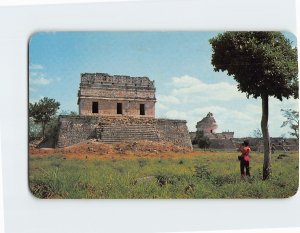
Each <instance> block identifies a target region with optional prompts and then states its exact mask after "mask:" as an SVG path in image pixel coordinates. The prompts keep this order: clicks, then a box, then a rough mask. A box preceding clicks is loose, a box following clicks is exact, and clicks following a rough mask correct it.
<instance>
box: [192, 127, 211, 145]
mask: <svg viewBox="0 0 300 233" xmlns="http://www.w3.org/2000/svg"><path fill="white" fill-rule="evenodd" d="M194 143H195V144H197V145H198V146H199V148H202V149H207V148H209V146H210V140H209V138H208V137H206V136H204V132H203V131H197V132H196V137H195V139H194Z"/></svg>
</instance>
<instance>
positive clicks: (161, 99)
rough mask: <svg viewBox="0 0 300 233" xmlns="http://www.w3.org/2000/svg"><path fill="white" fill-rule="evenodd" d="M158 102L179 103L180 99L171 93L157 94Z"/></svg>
mask: <svg viewBox="0 0 300 233" xmlns="http://www.w3.org/2000/svg"><path fill="white" fill-rule="evenodd" d="M157 100H158V102H162V103H165V104H180V100H179V99H178V98H177V97H176V96H172V95H159V96H158V97H157Z"/></svg>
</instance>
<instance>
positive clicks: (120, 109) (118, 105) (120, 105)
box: [117, 103, 122, 114]
mask: <svg viewBox="0 0 300 233" xmlns="http://www.w3.org/2000/svg"><path fill="white" fill-rule="evenodd" d="M117 114H122V103H117Z"/></svg>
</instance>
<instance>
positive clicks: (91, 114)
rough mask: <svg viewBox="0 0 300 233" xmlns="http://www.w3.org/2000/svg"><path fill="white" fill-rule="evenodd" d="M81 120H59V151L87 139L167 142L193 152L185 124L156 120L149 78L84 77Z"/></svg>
mask: <svg viewBox="0 0 300 233" xmlns="http://www.w3.org/2000/svg"><path fill="white" fill-rule="evenodd" d="M77 103H78V107H79V116H60V117H59V130H58V140H57V145H56V146H57V147H66V146H70V145H73V144H76V143H80V142H82V141H85V140H88V139H96V140H97V141H99V142H103V143H118V142H128V141H139V140H149V141H167V142H172V143H174V144H175V145H177V146H181V147H185V148H187V149H188V150H191V149H192V144H191V140H190V137H189V132H188V128H187V126H186V121H185V120H171V119H158V118H155V103H156V98H155V86H154V81H151V80H150V79H149V78H148V77H130V76H121V75H109V74H105V73H83V74H81V80H80V85H79V91H78V102H77Z"/></svg>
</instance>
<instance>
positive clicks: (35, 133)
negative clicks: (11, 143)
mask: <svg viewBox="0 0 300 233" xmlns="http://www.w3.org/2000/svg"><path fill="white" fill-rule="evenodd" d="M28 133H29V141H32V140H34V139H37V138H41V137H42V127H41V125H40V124H37V123H35V122H34V120H33V118H32V117H29V132H28Z"/></svg>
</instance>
